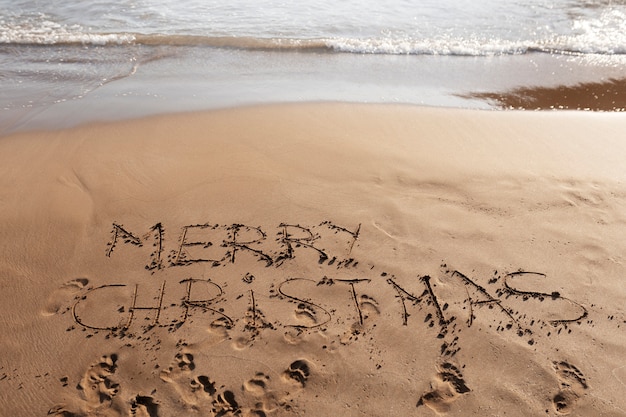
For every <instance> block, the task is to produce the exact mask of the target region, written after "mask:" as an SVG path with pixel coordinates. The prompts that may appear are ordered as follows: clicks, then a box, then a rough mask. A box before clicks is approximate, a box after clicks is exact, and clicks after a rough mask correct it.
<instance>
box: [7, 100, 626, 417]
mask: <svg viewBox="0 0 626 417" xmlns="http://www.w3.org/2000/svg"><path fill="white" fill-rule="evenodd" d="M625 131H626V118H624V116H623V115H621V114H615V113H614V114H602V113H580V112H558V113H555V112H549V113H539V112H513V111H512V112H484V111H470V110H452V109H428V108H419V107H412V106H394V105H386V106H377V105H356V104H331V103H313V104H300V105H272V106H260V107H249V108H238V109H231V110H222V111H212V112H206V113H194V114H185V115H169V116H161V117H152V118H148V119H142V120H135V121H128V122H116V123H109V124H91V125H87V126H82V127H78V128H75V129H71V130H62V131H42V132H28V133H20V134H17V135H13V136H8V137H4V138H1V139H0V218H1V219H2V222H0V236H1V237H2V238H1V239H0V251H1V253H2V256H1V257H0V283H1V285H2V291H1V293H0V294H1V295H0V312H1V315H0V317H1V319H0V331H1V332H2V338H1V339H0V404H1V407H0V409H1V410H2V411H1V412H0V414H2V415H3V416H27V415H28V416H31V415H32V416H35V415H39V416H41V415H52V416H65V417H69V416H150V417H154V416H161V417H168V416H195V415H197V416H228V415H241V416H390V415H395V416H434V415H449V416H505V415H506V416H531V415H532V416H539V415H546V416H557V415H564V414H569V415H573V416H624V415H626V398H625V397H624V392H626V391H625V389H626V362H625V358H626V343H625V342H626V312H625V311H624V304H625V303H624V301H625V300H626V286H625V285H624V282H625V279H624V277H625V268H624V262H625V258H624V256H625V254H626V239H625V238H624V235H625V232H626V183H625V181H626V170H625V169H624V161H625V160H626V144H625V142H624V132H625Z"/></svg>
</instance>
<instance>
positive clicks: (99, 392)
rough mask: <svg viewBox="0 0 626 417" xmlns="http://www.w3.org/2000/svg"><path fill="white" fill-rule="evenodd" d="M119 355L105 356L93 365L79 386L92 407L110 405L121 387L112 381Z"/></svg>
mask: <svg viewBox="0 0 626 417" xmlns="http://www.w3.org/2000/svg"><path fill="white" fill-rule="evenodd" d="M116 362H117V355H116V354H115V353H113V354H111V355H104V356H102V357H101V358H100V360H99V361H98V362H96V363H94V364H92V365H91V366H90V367H89V369H88V370H87V372H86V373H85V376H83V379H81V381H80V383H79V384H78V387H77V388H78V390H79V391H80V392H81V394H82V396H83V398H84V399H85V401H86V402H87V404H88V406H90V407H100V406H102V405H110V404H111V402H112V401H113V398H114V397H115V396H116V395H117V394H118V393H119V391H120V386H119V384H117V383H115V382H114V381H113V379H112V376H113V374H114V373H115V370H116V369H117V365H116Z"/></svg>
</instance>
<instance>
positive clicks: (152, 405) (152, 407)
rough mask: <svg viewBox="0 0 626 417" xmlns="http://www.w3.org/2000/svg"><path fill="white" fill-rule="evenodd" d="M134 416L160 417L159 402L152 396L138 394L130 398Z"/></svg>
mask: <svg viewBox="0 0 626 417" xmlns="http://www.w3.org/2000/svg"><path fill="white" fill-rule="evenodd" d="M130 415H131V416H133V417H159V404H158V403H157V402H156V401H155V400H154V398H152V397H150V396H142V395H137V396H135V397H134V398H132V399H131V400H130Z"/></svg>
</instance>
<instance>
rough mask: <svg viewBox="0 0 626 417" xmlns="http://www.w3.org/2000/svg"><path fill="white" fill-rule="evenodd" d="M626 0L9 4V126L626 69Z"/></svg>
mask: <svg viewBox="0 0 626 417" xmlns="http://www.w3.org/2000/svg"><path fill="white" fill-rule="evenodd" d="M625 57H626V1H624V0H621V1H616V0H614V1H611V0H595V1H594V0H586V1H576V0H550V1H548V0H481V1H469V0H437V1H435V0H420V1H409V0H389V1H370V0H365V1H364V0H361V1H356V0H345V1H342V2H336V1H330V0H309V1H307V2H301V1H298V2H296V1H274V0H255V1H250V0H231V1H227V2H225V1H219V2H218V1H214V0H186V1H174V0H75V1H67V0H64V1H62V0H47V1H40V0H0V132H7V131H11V130H16V129H20V128H30V127H40V126H66V125H72V124H77V123H82V122H85V121H91V120H100V119H118V118H124V117H135V116H140V115H146V114H152V113H159V112H173V111H187V110H198V109H208V108H218V107H225V106H235V105H244V104H255V103H268V102H294V101H295V102H297V101H311V100H318V101H319V100H324V101H328V100H342V101H358V102H400V103H413V104H421V105H434V106H453V107H473V108H489V107H490V104H489V103H486V102H484V101H481V100H476V99H471V98H468V97H470V95H469V94H468V93H472V92H480V91H498V90H505V89H510V88H515V87H519V86H535V85H538V86H539V85H558V84H567V83H570V84H571V83H580V82H594V81H605V80H608V79H611V78H624V77H625V76H626V71H624V70H625V68H626V59H625Z"/></svg>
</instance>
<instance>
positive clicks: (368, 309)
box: [359, 294, 380, 320]
mask: <svg viewBox="0 0 626 417" xmlns="http://www.w3.org/2000/svg"><path fill="white" fill-rule="evenodd" d="M359 298H360V300H359V306H360V308H361V311H362V313H363V319H364V320H366V319H367V318H368V317H369V316H370V315H371V314H380V308H379V307H378V302H377V301H376V300H375V299H373V298H372V297H370V296H368V295H365V294H362V295H361V296H360V297H359Z"/></svg>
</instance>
